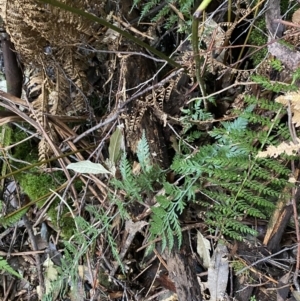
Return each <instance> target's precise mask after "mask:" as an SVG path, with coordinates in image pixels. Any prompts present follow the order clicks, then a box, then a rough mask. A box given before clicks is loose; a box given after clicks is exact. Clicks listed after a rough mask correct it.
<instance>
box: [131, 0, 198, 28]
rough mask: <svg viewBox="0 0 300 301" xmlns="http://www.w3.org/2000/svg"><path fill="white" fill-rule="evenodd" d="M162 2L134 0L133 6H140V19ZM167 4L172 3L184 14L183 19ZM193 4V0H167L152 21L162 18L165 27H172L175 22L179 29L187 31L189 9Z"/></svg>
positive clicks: (189, 15)
mask: <svg viewBox="0 0 300 301" xmlns="http://www.w3.org/2000/svg"><path fill="white" fill-rule="evenodd" d="M159 4H162V1H159V0H150V1H146V3H145V2H144V1H142V0H134V1H133V6H132V8H133V7H138V6H141V7H142V9H141V17H140V20H141V19H142V18H144V17H146V16H147V15H148V14H149V13H150V11H151V10H152V9H154V8H155V7H156V6H157V5H159ZM169 4H172V5H174V6H175V7H176V8H177V9H178V11H180V13H181V14H182V15H183V16H184V20H185V21H183V20H180V19H179V17H178V15H177V14H176V13H175V12H174V11H173V10H172V9H171V7H170V6H169ZM193 5H194V0H185V1H182V0H177V1H173V0H167V1H165V4H164V5H163V6H162V8H161V9H160V10H158V13H157V14H156V15H155V16H154V17H153V18H152V20H151V21H152V22H159V21H161V20H164V26H165V28H166V29H169V28H172V27H173V26H174V25H175V24H179V31H180V32H186V33H188V32H189V30H190V26H191V10H192V7H193Z"/></svg>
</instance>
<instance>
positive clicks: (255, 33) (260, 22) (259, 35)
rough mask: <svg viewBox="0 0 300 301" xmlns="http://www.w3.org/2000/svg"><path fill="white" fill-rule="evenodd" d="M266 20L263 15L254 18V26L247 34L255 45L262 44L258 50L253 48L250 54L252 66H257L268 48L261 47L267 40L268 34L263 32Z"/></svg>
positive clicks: (264, 56)
mask: <svg viewBox="0 0 300 301" xmlns="http://www.w3.org/2000/svg"><path fill="white" fill-rule="evenodd" d="M265 29H266V21H265V18H264V17H260V18H258V19H256V20H255V26H254V27H253V29H252V31H251V34H250V36H249V42H250V43H251V44H252V45H255V46H262V47H261V49H260V50H259V51H257V49H256V48H254V51H253V52H254V53H253V54H252V55H251V59H252V61H253V64H254V66H258V65H259V64H260V63H261V62H262V61H263V60H264V59H265V58H266V56H267V53H268V49H267V47H263V46H264V45H266V44H267V42H268V36H267V34H265V33H264V32H265Z"/></svg>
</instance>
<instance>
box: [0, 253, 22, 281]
mask: <svg viewBox="0 0 300 301" xmlns="http://www.w3.org/2000/svg"><path fill="white" fill-rule="evenodd" d="M0 271H5V272H8V273H9V274H11V275H13V276H16V277H18V278H22V277H21V276H20V274H19V273H17V272H16V271H15V270H14V269H13V268H12V267H11V266H10V265H9V263H8V262H7V261H6V260H5V259H4V258H3V257H1V256H0Z"/></svg>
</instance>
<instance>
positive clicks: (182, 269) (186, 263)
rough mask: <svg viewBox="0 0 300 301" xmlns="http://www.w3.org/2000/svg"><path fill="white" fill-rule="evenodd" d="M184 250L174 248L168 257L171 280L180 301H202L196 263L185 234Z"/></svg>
mask: <svg viewBox="0 0 300 301" xmlns="http://www.w3.org/2000/svg"><path fill="white" fill-rule="evenodd" d="M182 246H183V248H182V249H180V250H179V251H178V250H176V248H173V251H172V252H171V254H170V255H169V257H168V260H167V261H168V271H169V278H170V279H171V280H172V281H173V282H174V283H175V287H176V292H177V296H178V300H179V301H201V300H202V295H201V290H200V285H199V283H198V279H197V274H196V262H194V260H193V258H192V257H191V254H190V252H189V251H187V248H188V246H189V242H188V237H187V234H186V233H183V242H182Z"/></svg>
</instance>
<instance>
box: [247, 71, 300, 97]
mask: <svg viewBox="0 0 300 301" xmlns="http://www.w3.org/2000/svg"><path fill="white" fill-rule="evenodd" d="M252 80H254V81H256V82H257V83H258V84H260V85H262V86H263V87H264V88H265V89H267V90H269V91H273V92H275V93H279V92H289V91H297V90H298V88H297V86H295V85H285V84H282V83H280V82H275V83H271V81H270V80H269V79H267V78H266V77H264V76H262V75H252Z"/></svg>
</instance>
